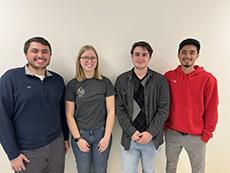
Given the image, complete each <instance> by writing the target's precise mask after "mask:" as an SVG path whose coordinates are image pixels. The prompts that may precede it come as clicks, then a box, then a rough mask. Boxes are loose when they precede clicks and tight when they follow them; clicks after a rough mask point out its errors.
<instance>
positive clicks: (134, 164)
mask: <svg viewBox="0 0 230 173" xmlns="http://www.w3.org/2000/svg"><path fill="white" fill-rule="evenodd" d="M156 155H157V150H156V147H155V145H154V143H153V141H150V142H149V143H148V144H139V143H137V142H134V141H131V145H130V148H129V150H124V148H123V146H121V157H122V164H123V165H122V172H123V173H137V172H138V163H139V161H141V166H142V173H154V165H155V158H156Z"/></svg>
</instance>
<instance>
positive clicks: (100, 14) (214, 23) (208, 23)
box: [0, 0, 230, 173]
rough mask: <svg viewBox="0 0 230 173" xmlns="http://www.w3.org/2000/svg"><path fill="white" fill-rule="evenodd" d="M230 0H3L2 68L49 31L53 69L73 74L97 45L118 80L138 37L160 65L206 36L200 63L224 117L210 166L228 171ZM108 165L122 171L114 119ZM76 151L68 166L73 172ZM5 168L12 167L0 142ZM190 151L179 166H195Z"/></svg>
mask: <svg viewBox="0 0 230 173" xmlns="http://www.w3.org/2000/svg"><path fill="white" fill-rule="evenodd" d="M229 9H230V1H229V0H218V1H211V0H202V1H200V0H193V1H185V0H173V1H172V0H159V1H158V0H142V1H136V0H114V1H108V0H97V1H96V0H95V1H90V0H66V1H61V0H40V1H38V0H0V58H1V59H0V60H1V61H0V62H1V63H0V75H2V74H3V73H4V72H5V71H6V70H7V69H9V68H13V67H17V66H23V65H24V64H25V62H26V61H25V57H24V55H23V51H22V49H23V44H24V42H25V41H26V40H27V39H28V38H30V37H33V36H44V37H45V38H47V39H48V40H49V41H50V42H51V44H52V47H53V56H52V63H51V65H50V66H49V68H50V69H52V70H55V71H57V72H59V73H60V74H61V75H63V77H64V78H65V81H68V80H70V79H71V78H73V76H74V71H75V65H74V64H75V56H76V54H77V52H78V50H79V48H80V47H81V46H82V45H84V44H92V45H94V46H95V47H96V48H97V50H98V52H99V54H100V55H101V59H100V61H101V62H100V63H101V64H100V65H101V71H102V73H103V74H105V75H107V76H108V77H109V78H110V79H111V80H112V81H114V80H115V78H116V76H117V75H118V74H119V73H121V72H123V71H125V70H128V69H130V68H131V61H130V55H129V50H130V47H131V45H132V43H133V42H134V41H138V40H146V41H148V42H150V43H151V44H152V46H153V49H154V57H153V58H152V62H151V64H150V67H151V68H153V69H155V70H157V71H159V72H162V73H163V72H165V71H166V70H169V69H172V68H175V66H177V64H178V60H177V55H176V54H177V48H178V43H179V42H180V41H181V40H182V39H184V38H186V37H195V38H197V39H199V40H200V41H201V44H202V48H201V55H200V59H199V60H198V62H197V63H198V64H200V65H201V66H204V67H205V68H206V69H207V70H208V71H211V72H212V73H213V74H214V75H215V76H216V77H217V79H218V84H219V97H220V105H219V122H218V125H217V129H216V131H215V134H214V138H213V139H211V140H210V142H209V143H208V147H207V166H206V172H208V173H216V172H219V173H227V172H230V168H229V154H230V152H229V145H230V138H229V131H230V126H229V123H230V121H229V120H230V116H229V110H228V109H227V107H228V106H229V105H228V104H229V102H230V94H229V93H230V92H229V88H230V79H229V76H230V70H229V68H230V66H229V63H228V62H229V60H228V62H227V59H229V50H230V32H229V29H230V10H229ZM113 134H114V138H113V139H114V141H113V147H112V150H111V155H110V156H111V157H110V160H109V173H117V172H120V169H121V166H120V164H121V162H120V153H119V142H120V127H119V125H118V124H116V125H115V128H114V131H113ZM164 167H165V156H164V146H162V147H161V148H160V151H159V157H158V159H157V168H156V169H157V173H164V172H165V171H164ZM74 170H75V161H74V158H73V155H72V152H71V151H70V152H69V153H68V154H67V158H66V173H74V172H75V171H74ZM0 172H1V173H10V172H11V170H10V167H9V162H8V160H7V158H6V155H5V153H4V151H3V150H2V148H0ZM189 172H190V165H189V162H188V157H187V155H186V154H185V153H182V155H181V157H180V161H179V165H178V173H189Z"/></svg>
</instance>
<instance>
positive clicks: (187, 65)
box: [183, 64, 192, 68]
mask: <svg viewBox="0 0 230 173" xmlns="http://www.w3.org/2000/svg"><path fill="white" fill-rule="evenodd" d="M183 66H184V67H185V68H189V67H191V66H192V65H189V64H183Z"/></svg>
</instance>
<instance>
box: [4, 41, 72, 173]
mask: <svg viewBox="0 0 230 173" xmlns="http://www.w3.org/2000/svg"><path fill="white" fill-rule="evenodd" d="M24 53H25V56H26V59H27V61H28V63H27V64H26V65H25V66H24V67H21V68H15V69H11V70H9V71H7V72H6V73H5V74H3V75H2V76H1V79H0V142H1V144H2V146H3V149H4V150H5V152H6V154H7V156H8V158H9V160H10V164H11V167H12V169H13V170H14V171H15V172H23V173H63V172H64V161H65V151H66V150H67V149H68V148H69V143H68V127H67V124H66V120H65V110H64V102H63V95H64V90H65V85H64V82H63V78H62V77H61V76H59V75H58V74H57V73H54V72H52V71H48V70H47V69H46V68H47V66H48V65H49V63H50V59H51V55H52V51H51V46H50V44H49V42H48V41H47V40H45V39H44V38H42V37H33V38H31V39H29V40H27V41H26V42H25V45H24Z"/></svg>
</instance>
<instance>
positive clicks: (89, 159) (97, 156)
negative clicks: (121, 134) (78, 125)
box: [71, 127, 112, 173]
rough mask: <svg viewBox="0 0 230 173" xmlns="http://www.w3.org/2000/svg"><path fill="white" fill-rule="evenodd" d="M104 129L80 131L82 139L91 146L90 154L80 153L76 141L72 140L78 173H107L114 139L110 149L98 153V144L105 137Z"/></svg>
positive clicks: (109, 146)
mask: <svg viewBox="0 0 230 173" xmlns="http://www.w3.org/2000/svg"><path fill="white" fill-rule="evenodd" d="M104 133H105V129H104V127H101V128H98V129H91V130H83V129H81V130H80V134H81V137H82V138H84V139H85V140H86V141H87V142H88V144H89V145H90V151H89V152H82V151H80V149H79V147H78V145H77V143H76V142H74V140H73V139H72V140H71V144H72V149H73V152H74V155H75V158H76V162H77V170H78V173H91V172H93V173H106V172H107V171H106V170H107V161H108V158H109V151H110V148H111V143H112V138H110V142H109V145H108V148H107V149H106V150H105V151H104V152H102V153H100V152H99V151H98V143H99V141H100V139H101V138H102V137H103V136H104Z"/></svg>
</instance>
